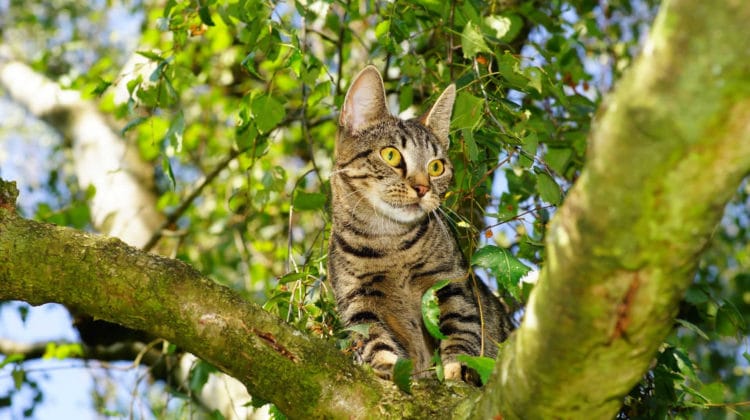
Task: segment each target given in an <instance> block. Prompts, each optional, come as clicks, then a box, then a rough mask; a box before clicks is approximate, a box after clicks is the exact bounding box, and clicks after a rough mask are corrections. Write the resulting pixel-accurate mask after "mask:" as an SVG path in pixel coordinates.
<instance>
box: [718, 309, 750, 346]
mask: <svg viewBox="0 0 750 420" xmlns="http://www.w3.org/2000/svg"><path fill="white" fill-rule="evenodd" d="M745 327H746V326H745V319H744V318H743V317H742V314H741V313H740V311H738V310H737V308H736V307H735V306H734V305H732V304H731V303H730V302H728V301H724V303H723V304H722V305H721V306H719V309H718V310H717V311H716V332H717V333H719V335H723V336H725V337H731V336H734V335H736V334H737V333H738V332H740V331H744V330H745Z"/></svg>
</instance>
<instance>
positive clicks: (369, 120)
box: [339, 65, 390, 132]
mask: <svg viewBox="0 0 750 420" xmlns="http://www.w3.org/2000/svg"><path fill="white" fill-rule="evenodd" d="M388 115H390V113H389V112H388V107H387V106H386V104H385V86H383V78H382V77H380V72H378V70H377V69H376V68H375V66H373V65H369V66H367V67H365V68H364V69H363V70H362V71H360V72H359V74H358V75H357V77H355V78H354V82H352V85H351V86H350V87H349V91H348V92H346V98H345V99H344V106H343V107H341V115H340V116H339V125H340V126H341V127H343V128H344V129H346V130H348V131H352V132H355V131H359V130H361V129H363V128H366V127H368V126H370V125H372V124H373V123H375V122H377V121H379V120H382V119H383V118H386V117H387V116H388Z"/></svg>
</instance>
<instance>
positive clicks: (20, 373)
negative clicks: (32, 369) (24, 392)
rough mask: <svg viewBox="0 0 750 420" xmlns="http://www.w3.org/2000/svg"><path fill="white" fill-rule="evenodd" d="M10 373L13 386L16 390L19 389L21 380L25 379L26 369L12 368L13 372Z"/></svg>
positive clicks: (21, 383)
mask: <svg viewBox="0 0 750 420" xmlns="http://www.w3.org/2000/svg"><path fill="white" fill-rule="evenodd" d="M10 375H11V376H12V377H13V386H14V387H15V388H16V390H17V391H20V390H21V387H22V386H23V381H24V379H26V371H25V370H23V369H13V372H11V373H10Z"/></svg>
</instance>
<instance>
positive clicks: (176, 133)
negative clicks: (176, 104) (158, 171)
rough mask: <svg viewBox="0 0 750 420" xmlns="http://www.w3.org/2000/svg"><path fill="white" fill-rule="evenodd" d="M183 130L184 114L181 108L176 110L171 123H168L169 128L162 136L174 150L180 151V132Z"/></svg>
mask: <svg viewBox="0 0 750 420" xmlns="http://www.w3.org/2000/svg"><path fill="white" fill-rule="evenodd" d="M184 132H185V114H183V112H182V110H180V111H177V114H176V115H175V117H174V119H173V120H172V122H171V124H169V130H167V134H165V135H164V138H165V139H166V140H168V141H169V144H171V145H172V147H174V148H175V152H180V151H182V134H183V133H184Z"/></svg>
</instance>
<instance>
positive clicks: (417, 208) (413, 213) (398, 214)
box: [373, 201, 428, 225]
mask: <svg viewBox="0 0 750 420" xmlns="http://www.w3.org/2000/svg"><path fill="white" fill-rule="evenodd" d="M373 205H374V207H375V210H376V211H377V212H378V213H380V214H381V215H383V216H385V217H387V218H388V219H391V220H393V221H394V222H397V223H400V224H407V225H410V224H414V223H417V222H419V221H421V220H423V219H424V218H425V217H427V213H428V211H427V210H425V209H424V208H423V206H422V205H421V204H419V203H413V204H390V203H386V202H385V201H378V202H376V203H373Z"/></svg>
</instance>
